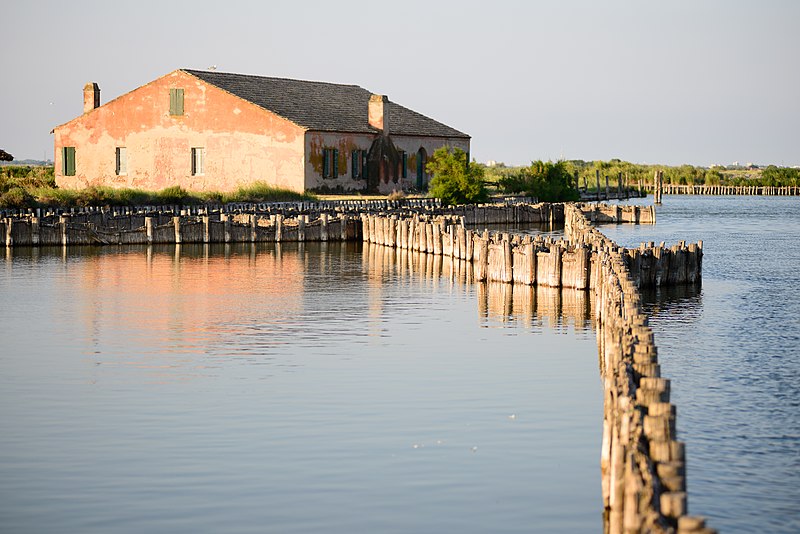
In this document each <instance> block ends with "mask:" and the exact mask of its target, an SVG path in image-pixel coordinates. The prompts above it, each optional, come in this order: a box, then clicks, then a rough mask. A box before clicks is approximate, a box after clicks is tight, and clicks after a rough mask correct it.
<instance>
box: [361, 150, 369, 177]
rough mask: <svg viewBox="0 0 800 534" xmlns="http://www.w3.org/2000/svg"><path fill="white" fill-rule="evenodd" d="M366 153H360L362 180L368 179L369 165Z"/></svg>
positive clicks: (363, 151)
mask: <svg viewBox="0 0 800 534" xmlns="http://www.w3.org/2000/svg"><path fill="white" fill-rule="evenodd" d="M367 156H368V152H367V151H366V150H362V151H361V178H363V179H364V180H366V179H368V178H369V165H368V161H367Z"/></svg>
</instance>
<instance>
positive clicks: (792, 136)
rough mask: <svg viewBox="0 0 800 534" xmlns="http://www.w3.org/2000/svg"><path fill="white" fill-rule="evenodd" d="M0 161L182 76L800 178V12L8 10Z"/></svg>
mask: <svg viewBox="0 0 800 534" xmlns="http://www.w3.org/2000/svg"><path fill="white" fill-rule="evenodd" d="M0 35H2V42H3V49H4V52H5V53H4V54H3V64H2V67H0V68H2V82H0V102H2V114H1V116H2V119H1V120H0V148H3V149H5V150H7V151H9V152H11V153H12V154H13V155H14V156H15V157H16V158H17V159H23V158H35V159H41V158H42V157H43V156H45V155H46V156H47V157H48V158H52V155H53V143H52V136H51V135H50V133H49V132H50V130H51V129H52V127H53V126H55V125H57V124H60V123H63V122H66V121H67V120H70V119H72V118H74V117H76V116H78V115H79V114H80V113H81V110H82V98H83V96H82V88H83V85H84V84H85V83H86V82H88V81H94V82H97V83H98V84H99V85H100V88H101V91H102V93H101V101H102V102H107V101H109V100H111V99H112V98H115V97H117V96H119V95H121V94H124V93H126V92H128V91H130V90H132V89H134V88H136V87H138V86H139V85H143V84H145V83H147V82H149V81H151V80H153V79H155V78H157V77H159V76H161V75H163V74H166V73H167V72H170V71H172V70H174V69H177V68H183V67H190V68H200V69H202V68H206V67H208V66H210V65H217V66H218V70H220V71H227V72H240V73H248V74H259V75H265V76H280V77H289V78H299V79H309V80H323V81H330V82H339V83H349V84H351V83H352V84H358V85H361V86H362V87H365V88H367V89H369V90H371V91H373V92H376V93H385V94H387V95H389V98H390V99H391V100H393V101H395V102H398V103H400V104H402V105H404V106H407V107H410V108H412V109H414V110H416V111H419V112H421V113H424V114H426V115H429V116H431V117H433V118H435V119H437V120H439V121H441V122H444V123H446V124H449V125H451V126H453V127H455V128H458V129H459V130H462V131H464V132H466V133H468V134H470V135H471V136H472V155H473V156H474V157H475V158H476V159H478V160H479V161H486V160H489V159H494V160H498V161H504V162H506V163H513V164H522V163H527V162H530V161H531V160H533V159H558V158H560V157H563V158H565V159H586V160H591V159H610V158H615V157H616V158H622V159H626V160H629V161H635V162H647V163H666V164H680V163H691V164H698V165H707V164H711V163H731V162H733V161H739V162H740V163H746V162H755V163H761V164H767V163H774V164H778V165H800V2H797V1H793V0H762V1H752V2H744V1H722V0H719V1H700V0H692V1H683V0H680V1H670V2H642V1H610V2H596V1H560V2H555V1H554V2H547V3H542V2H531V1H520V2H512V1H502V0H495V1H493V2H489V1H483V2H474V1H459V2H449V1H448V2H435V1H433V0H430V1H411V0H408V1H402V2H394V3H390V2H377V1H372V2H367V1H349V0H339V1H337V2H330V1H327V2H314V1H305V2H300V1H294V2H288V1H285V2H240V1H236V0H228V1H225V2H210V1H207V0H195V1H192V2H157V1H150V0H141V1H138V2H125V3H118V2H90V1H82V0H75V1H70V2H56V1H36V0H25V1H20V0H11V2H10V5H9V4H8V3H7V4H6V5H4V9H3V24H2V26H1V27H0Z"/></svg>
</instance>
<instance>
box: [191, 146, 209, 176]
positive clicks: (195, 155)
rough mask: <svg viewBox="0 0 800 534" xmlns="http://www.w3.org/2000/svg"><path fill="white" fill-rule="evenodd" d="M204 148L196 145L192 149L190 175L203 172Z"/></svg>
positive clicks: (197, 174)
mask: <svg viewBox="0 0 800 534" xmlns="http://www.w3.org/2000/svg"><path fill="white" fill-rule="evenodd" d="M205 159H206V149H205V148H201V147H197V148H193V149H192V176H199V175H201V174H205V163H206V162H205Z"/></svg>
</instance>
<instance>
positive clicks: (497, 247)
mask: <svg viewBox="0 0 800 534" xmlns="http://www.w3.org/2000/svg"><path fill="white" fill-rule="evenodd" d="M572 206H573V205H566V207H567V209H568V211H567V213H565V211H564V210H565V205H564V204H556V205H550V208H549V209H543V208H540V207H535V209H532V210H531V211H530V212H529V214H531V213H537V212H538V214H539V217H540V219H536V218H533V222H541V221H542V220H544V221H546V220H547V219H548V218H553V214H557V217H558V220H559V222H561V221H563V222H564V223H565V226H566V225H571V224H572V225H574V224H575V221H574V218H575V216H576V214H577V216H579V217H581V218H587V217H588V219H589V220H591V219H593V220H595V221H598V222H612V221H614V222H623V221H628V222H636V221H638V222H641V223H646V222H652V221H653V220H654V219H655V212H654V211H653V210H652V208H650V207H649V208H642V207H639V206H602V205H601V206H594V205H588V204H586V205H584V204H580V205H577V206H576V207H574V208H573V207H572ZM584 211H585V212H586V214H587V215H584ZM361 228H362V238H363V240H364V241H366V242H369V243H374V244H378V245H385V246H389V247H396V248H400V249H403V250H414V251H419V252H426V253H429V254H435V255H443V256H448V257H452V258H457V259H461V260H466V261H468V262H470V263H472V267H473V270H474V278H475V280H478V281H489V282H493V281H497V282H514V283H520V284H528V285H542V286H546V287H568V288H575V289H592V288H594V287H595V281H596V280H597V279H598V273H597V269H598V264H597V262H596V261H594V255H593V252H595V251H597V250H600V249H601V248H602V247H604V246H606V242H605V241H603V240H601V239H600V238H597V237H595V236H594V234H590V233H587V234H586V235H582V234H574V235H573V236H572V239H569V240H564V239H558V240H553V239H551V238H549V237H542V236H531V235H524V234H519V233H510V232H499V231H495V232H490V231H488V230H483V231H481V230H480V229H479V228H480V226H478V227H476V228H478V229H470V228H468V225H467V224H466V223H465V218H464V217H463V216H459V215H425V214H422V215H421V214H418V213H408V214H391V215H390V214H363V215H362V216H361ZM597 233H598V235H602V234H600V233H599V231H598V232H597ZM702 253H703V251H702V243H698V244H691V245H688V246H687V245H686V244H685V243H684V242H681V243H680V244H678V245H675V246H673V247H670V248H667V247H665V246H664V243H661V244H660V245H658V246H655V245H654V244H653V243H650V244H649V245H642V246H641V247H640V248H638V249H632V250H626V251H625V252H624V254H625V258H626V262H627V264H628V266H629V270H630V271H631V273H632V276H633V277H634V280H635V281H636V283H637V285H638V286H660V285H679V284H687V283H692V284H693V283H697V282H699V281H700V276H701V271H702Z"/></svg>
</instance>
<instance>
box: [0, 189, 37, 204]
mask: <svg viewBox="0 0 800 534" xmlns="http://www.w3.org/2000/svg"><path fill="white" fill-rule="evenodd" d="M32 201H33V197H31V195H30V194H29V193H28V192H27V191H25V190H24V189H22V188H21V187H11V188H10V189H8V190H7V191H6V192H4V193H3V194H0V208H25V207H27V206H29V205H30V204H31V203H32Z"/></svg>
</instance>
